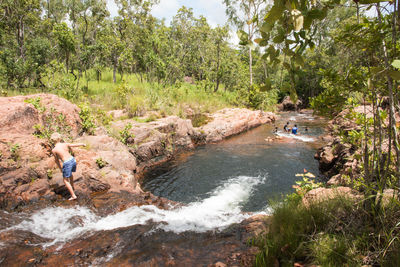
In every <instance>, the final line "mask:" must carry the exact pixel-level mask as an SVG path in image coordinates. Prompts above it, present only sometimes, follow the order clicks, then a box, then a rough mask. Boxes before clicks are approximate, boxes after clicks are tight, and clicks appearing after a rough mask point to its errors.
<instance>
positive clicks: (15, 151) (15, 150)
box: [10, 143, 21, 161]
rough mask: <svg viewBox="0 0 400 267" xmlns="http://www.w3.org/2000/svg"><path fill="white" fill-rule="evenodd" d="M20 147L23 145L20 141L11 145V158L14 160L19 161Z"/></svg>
mask: <svg viewBox="0 0 400 267" xmlns="http://www.w3.org/2000/svg"><path fill="white" fill-rule="evenodd" d="M20 149H21V145H20V144H18V143H16V144H14V145H10V153H11V158H12V159H13V160H14V161H18V160H19V158H20V155H19V152H20Z"/></svg>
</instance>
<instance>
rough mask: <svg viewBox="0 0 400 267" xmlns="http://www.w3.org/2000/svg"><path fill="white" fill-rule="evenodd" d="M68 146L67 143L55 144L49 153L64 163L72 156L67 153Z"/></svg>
mask: <svg viewBox="0 0 400 267" xmlns="http://www.w3.org/2000/svg"><path fill="white" fill-rule="evenodd" d="M69 145H70V144H68V143H57V144H56V145H55V146H54V148H53V150H52V151H51V152H53V154H54V155H56V156H57V157H59V158H60V159H61V160H62V161H65V160H67V159H69V158H71V157H72V155H71V154H70V153H69V147H70V146H69Z"/></svg>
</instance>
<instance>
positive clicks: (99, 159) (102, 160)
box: [96, 158, 108, 169]
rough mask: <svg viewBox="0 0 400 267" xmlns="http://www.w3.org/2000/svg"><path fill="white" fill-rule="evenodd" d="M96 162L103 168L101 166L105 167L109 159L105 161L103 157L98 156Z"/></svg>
mask: <svg viewBox="0 0 400 267" xmlns="http://www.w3.org/2000/svg"><path fill="white" fill-rule="evenodd" d="M96 164H97V166H98V167H99V168H100V169H101V168H104V167H105V166H106V165H107V164H108V163H107V161H105V160H104V159H102V158H97V159H96Z"/></svg>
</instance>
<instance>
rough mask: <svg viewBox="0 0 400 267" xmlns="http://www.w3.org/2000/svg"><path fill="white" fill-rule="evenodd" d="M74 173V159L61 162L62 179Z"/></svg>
mask: <svg viewBox="0 0 400 267" xmlns="http://www.w3.org/2000/svg"><path fill="white" fill-rule="evenodd" d="M73 172H76V160H75V158H74V157H71V158H70V159H68V160H66V161H64V162H63V167H62V173H63V177H64V178H69V177H71V175H72V173H73Z"/></svg>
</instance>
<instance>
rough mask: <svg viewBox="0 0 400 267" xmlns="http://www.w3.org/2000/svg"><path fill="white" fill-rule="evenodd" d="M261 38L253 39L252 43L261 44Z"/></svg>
mask: <svg viewBox="0 0 400 267" xmlns="http://www.w3.org/2000/svg"><path fill="white" fill-rule="evenodd" d="M262 40H263V39H262V38H257V39H254V42H256V43H257V44H260V43H261V42H262Z"/></svg>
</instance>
